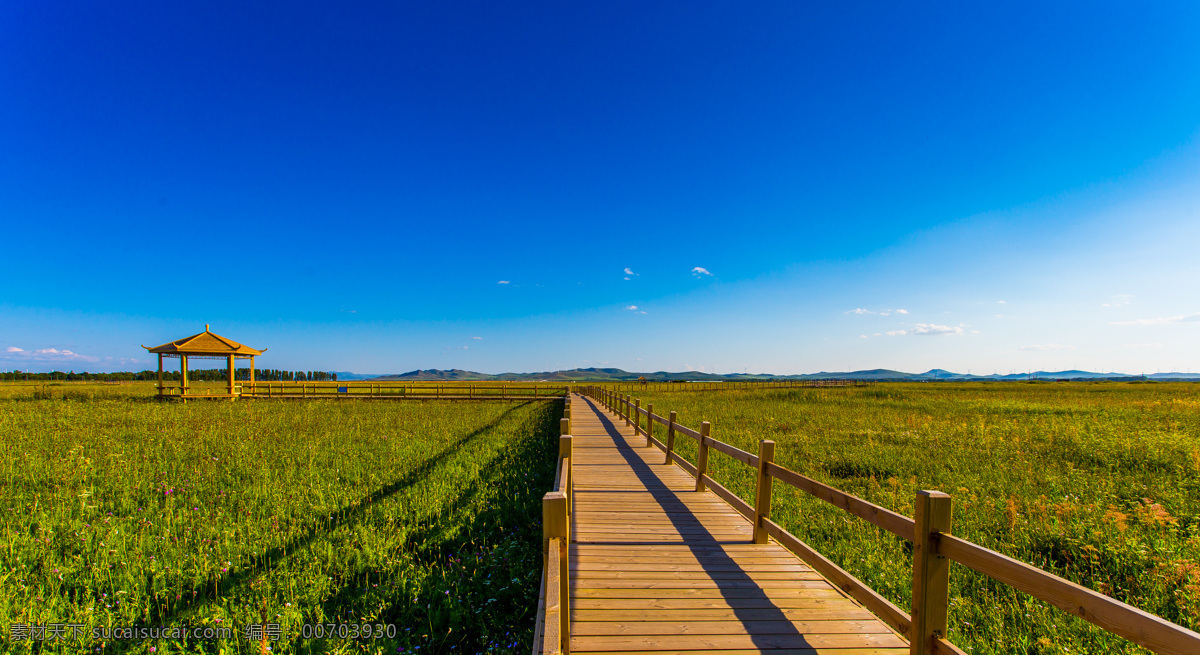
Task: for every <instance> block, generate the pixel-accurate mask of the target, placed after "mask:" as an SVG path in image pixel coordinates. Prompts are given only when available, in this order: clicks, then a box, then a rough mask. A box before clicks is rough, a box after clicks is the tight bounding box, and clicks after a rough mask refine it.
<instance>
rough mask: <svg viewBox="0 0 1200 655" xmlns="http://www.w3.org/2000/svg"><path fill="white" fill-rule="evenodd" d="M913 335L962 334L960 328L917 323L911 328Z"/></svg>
mask: <svg viewBox="0 0 1200 655" xmlns="http://www.w3.org/2000/svg"><path fill="white" fill-rule="evenodd" d="M912 333H913V334H922V335H937V334H962V333H963V329H962V327H951V326H949V325H936V324H934V323H917V324H916V325H914V326H913V330H912Z"/></svg>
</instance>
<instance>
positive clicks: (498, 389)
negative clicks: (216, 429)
mask: <svg viewBox="0 0 1200 655" xmlns="http://www.w3.org/2000/svg"><path fill="white" fill-rule="evenodd" d="M234 390H235V394H234V395H236V396H238V397H241V398H301V399H321V398H328V399H368V398H390V399H408V400H438V399H440V400H549V399H562V398H566V397H567V395H568V394H569V388H568V387H566V386H563V385H538V384H528V383H526V384H521V383H515V384H500V383H480V384H470V383H419V382H418V383H415V384H414V383H412V382H400V381H394V382H389V381H379V382H371V381H355V382H260V381H255V382H248V381H246V382H241V381H239V382H235V383H234ZM178 391H179V385H178V383H175V384H170V385H167V384H164V385H163V391H161V392H160V395H164V396H173V397H178V396H179V393H178ZM206 391H211V392H213V393H214V394H217V393H219V394H227V393H228V392H227V387H225V386H223V385H222V386H216V385H209V386H206V387H202V388H197V387H196V386H195V385H192V384H189V385H188V397H192V396H193V395H195V396H196V397H202V396H203V395H205V392H206Z"/></svg>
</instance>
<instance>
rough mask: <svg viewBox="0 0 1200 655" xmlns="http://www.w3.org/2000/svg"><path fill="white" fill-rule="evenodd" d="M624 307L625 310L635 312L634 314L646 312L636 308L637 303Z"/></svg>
mask: <svg viewBox="0 0 1200 655" xmlns="http://www.w3.org/2000/svg"><path fill="white" fill-rule="evenodd" d="M625 309H626V310H627V311H631V312H633V313H635V314H645V313H646V312H644V311H642V310H640V309H638V306H637V305H629V306H628V307H626V308H625Z"/></svg>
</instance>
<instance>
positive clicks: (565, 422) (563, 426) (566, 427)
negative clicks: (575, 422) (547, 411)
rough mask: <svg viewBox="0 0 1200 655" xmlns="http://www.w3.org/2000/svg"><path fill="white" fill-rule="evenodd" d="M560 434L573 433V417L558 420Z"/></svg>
mask: <svg viewBox="0 0 1200 655" xmlns="http://www.w3.org/2000/svg"><path fill="white" fill-rule="evenodd" d="M558 434H560V435H564V434H571V419H569V418H562V419H559V421H558Z"/></svg>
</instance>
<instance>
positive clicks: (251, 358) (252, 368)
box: [250, 355, 254, 382]
mask: <svg viewBox="0 0 1200 655" xmlns="http://www.w3.org/2000/svg"><path fill="white" fill-rule="evenodd" d="M250 381H251V382H254V355H250Z"/></svg>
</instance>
